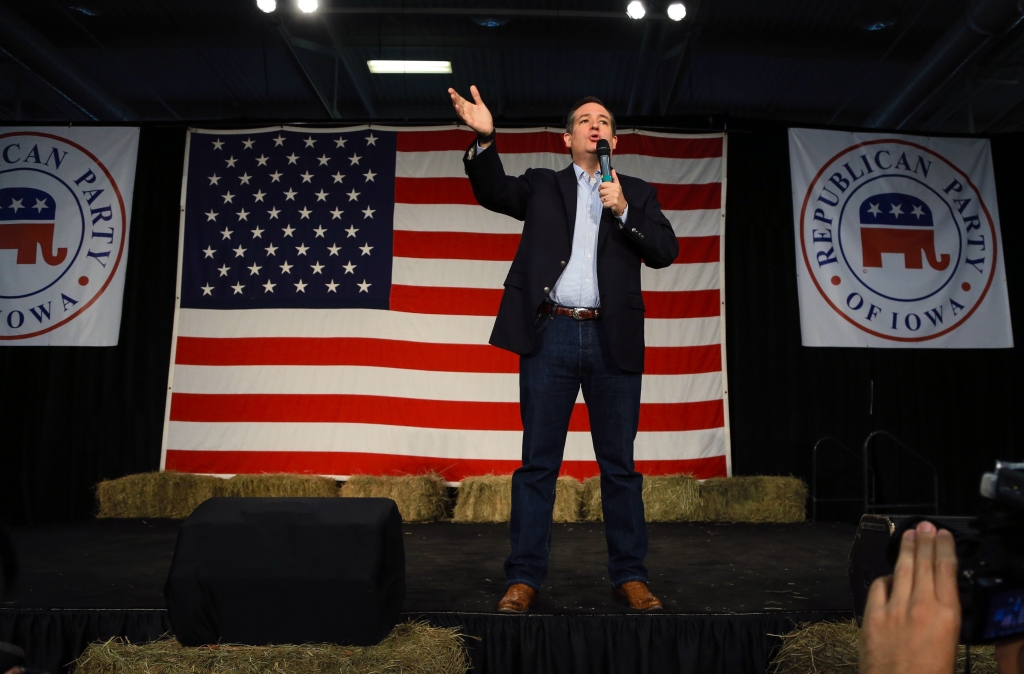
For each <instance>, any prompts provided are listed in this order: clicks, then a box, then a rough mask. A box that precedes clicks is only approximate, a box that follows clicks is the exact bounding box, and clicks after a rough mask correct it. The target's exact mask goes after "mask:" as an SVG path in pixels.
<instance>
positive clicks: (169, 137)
mask: <svg viewBox="0 0 1024 674" xmlns="http://www.w3.org/2000/svg"><path fill="white" fill-rule="evenodd" d="M184 146H185V129H184V128H165V127H160V128H157V127H144V128H143V130H142V136H141V142H140V146H139V162H138V171H137V174H136V181H135V199H134V205H133V213H132V223H131V234H130V248H129V254H128V267H127V278H126V285H125V298H124V309H123V315H122V323H121V335H120V342H119V345H118V346H117V347H110V348H68V347H46V348H44V347H12V346H0V381H2V387H0V447H3V452H2V455H0V461H2V463H0V520H3V521H6V522H7V523H9V524H15V525H20V524H41V523H47V522H61V521H69V520H73V519H79V518H84V517H89V516H90V514H91V513H93V512H94V511H95V500H94V494H93V486H94V485H95V484H96V483H97V482H99V481H100V480H102V479H106V478H115V477H120V476H122V475H128V474H131V473H137V472H143V471H152V470H156V469H157V468H158V467H159V461H160V443H161V435H162V426H163V416H164V405H165V401H166V387H167V372H168V362H169V355H170V341H171V328H172V323H173V316H174V289H175V273H176V268H177V241H178V226H179V213H180V205H179V202H180V195H181V173H182V165H183V157H184ZM992 146H993V155H994V161H995V174H996V186H997V191H998V195H999V213H1000V219H1001V223H1002V235H1003V244H1004V249H1003V255H1004V260H1005V261H1006V268H1007V272H1006V273H1007V282H1008V284H1009V294H1010V303H1011V306H1010V311H1011V314H1012V317H1013V324H1014V334H1015V337H1016V339H1017V340H1018V341H1019V340H1020V339H1022V338H1024V337H1022V335H1024V333H1022V332H1021V327H1022V323H1021V316H1022V312H1024V305H1022V303H1021V298H1022V297H1024V287H1022V279H1024V234H1022V231H1021V229H1022V216H1024V201H1022V196H1021V187H1020V186H1021V183H1022V179H1024V170H1022V169H1021V167H1020V161H1019V158H1020V157H1021V156H1022V151H1024V136H1022V135H1012V136H1000V137H995V138H993V139H992ZM726 216H727V217H726V257H725V261H726V295H725V296H726V349H727V351H728V381H729V386H728V398H729V403H728V404H729V416H730V425H731V434H732V459H733V471H734V474H736V475H796V476H798V477H801V478H803V479H804V480H806V481H808V482H810V479H811V448H812V446H813V445H814V443H815V441H816V440H817V439H818V438H820V437H823V436H833V437H835V438H837V439H839V440H840V441H841V442H843V443H845V444H846V445H847V446H848V447H850V448H851V449H854V450H857V451H859V446H860V443H861V442H862V441H863V439H864V437H865V436H866V435H867V434H868V433H869V432H870V431H872V430H879V429H881V430H886V431H889V432H891V433H892V434H894V435H895V436H896V437H898V438H900V439H901V440H902V441H903V442H905V443H907V444H908V445H910V446H911V447H913V448H914V449H916V450H917V451H919V452H921V453H922V454H924V455H925V456H926V457H928V458H929V460H931V461H933V462H934V463H935V464H936V466H937V468H938V471H939V486H940V511H941V513H942V514H946V515H954V514H971V513H972V512H973V511H974V508H975V505H976V502H977V498H976V494H977V485H978V480H979V478H980V475H981V473H982V472H984V471H985V470H989V469H991V467H992V463H993V461H994V460H995V459H997V458H1002V459H1021V458H1022V454H1024V451H1022V440H1024V414H1022V412H1024V409H1022V408H1024V406H1022V404H1021V403H1022V402H1024V395H1022V394H1021V388H1020V385H1021V381H1022V379H1024V363H1022V361H1021V358H1020V355H1019V349H1018V348H1014V349H1001V350H962V349H956V350H939V349H926V350H918V349H898V350H897V349H870V350H869V349H825V348H816V349H810V348H804V347H802V346H801V345H800V324H799V307H798V302H797V289H796V258H795V248H794V235H793V213H792V197H791V187H790V181H789V159H788V147H787V138H786V129H785V127H782V126H777V125H756V124H753V125H748V126H747V128H745V129H743V130H739V131H733V132H730V134H729V141H728V181H727V213H726ZM872 382H873V390H874V396H873V401H872V399H871V390H872ZM869 410H870V412H871V413H869ZM878 450H879V451H878V456H879V458H878V460H877V462H876V465H875V467H876V469H877V470H878V471H879V483H878V489H879V492H878V496H879V500H883V501H893V500H897V499H899V500H908V499H914V500H919V499H921V498H924V497H925V496H927V489H926V487H928V488H930V487H929V485H930V478H928V477H927V476H926V475H924V474H923V473H922V472H921V471H920V470H919V468H918V467H917V466H915V465H913V464H912V463H910V462H907V461H903V460H898V458H899V455H898V453H897V452H896V450H895V445H893V444H892V443H886V442H882V443H880V444H879V445H878ZM840 456H841V455H840V454H837V453H836V452H835V451H832V452H831V453H830V454H829V455H828V456H826V457H824V459H823V461H822V463H823V466H822V473H823V477H822V478H821V479H819V485H820V486H819V488H820V489H822V491H823V492H827V493H822V494H821V495H822V496H826V495H827V496H837V495H857V494H858V493H859V489H860V482H859V467H857V466H856V465H855V463H854V462H853V461H852V460H840V458H839V457H840ZM819 512H822V513H823V514H826V513H824V511H823V510H822V511H819ZM857 513H859V506H856V505H853V506H850V507H849V508H847V509H845V510H843V509H842V508H833V509H832V511H831V516H833V517H842V516H846V517H851V516H854V515H856V514H857Z"/></svg>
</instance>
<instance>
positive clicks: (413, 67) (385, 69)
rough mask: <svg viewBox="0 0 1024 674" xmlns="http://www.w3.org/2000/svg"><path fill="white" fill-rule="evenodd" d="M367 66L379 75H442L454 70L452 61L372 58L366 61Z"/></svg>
mask: <svg viewBox="0 0 1024 674" xmlns="http://www.w3.org/2000/svg"><path fill="white" fill-rule="evenodd" d="M366 67H368V68H369V69H370V72H371V73H374V74H377V75H385V74H408V73H426V74H430V75H442V74H448V73H450V72H451V71H452V62H451V61H388V60H372V61H367V62H366Z"/></svg>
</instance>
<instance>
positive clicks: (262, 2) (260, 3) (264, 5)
mask: <svg viewBox="0 0 1024 674" xmlns="http://www.w3.org/2000/svg"><path fill="white" fill-rule="evenodd" d="M256 6H257V7H259V8H260V10H262V11H264V12H266V13H267V14H270V13H271V12H273V11H274V10H275V9H277V0H256Z"/></svg>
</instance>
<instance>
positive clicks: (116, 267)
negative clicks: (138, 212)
mask: <svg viewBox="0 0 1024 674" xmlns="http://www.w3.org/2000/svg"><path fill="white" fill-rule="evenodd" d="M138 147H139V129H138V128H137V127H135V128H103V127H70V128H69V127H33V128H29V127H22V128H0V272H2V273H0V344H7V345H11V346H16V345H20V346H39V345H51V346H115V345H116V344H117V338H118V332H119V329H120V325H121V300H122V296H123V294H124V272H125V266H126V265H127V263H128V223H129V220H130V218H131V212H132V190H133V186H134V182H135V164H136V160H137V158H138Z"/></svg>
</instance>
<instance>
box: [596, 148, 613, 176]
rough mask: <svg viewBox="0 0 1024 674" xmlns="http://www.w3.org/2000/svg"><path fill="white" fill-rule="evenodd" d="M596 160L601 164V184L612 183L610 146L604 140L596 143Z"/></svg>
mask: <svg viewBox="0 0 1024 674" xmlns="http://www.w3.org/2000/svg"><path fill="white" fill-rule="evenodd" d="M597 160H598V161H599V162H601V182H603V183H610V182H612V181H613V180H614V179H613V178H612V146H611V145H610V144H609V143H608V141H607V140H605V139H604V138H602V139H601V140H599V141H597Z"/></svg>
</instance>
